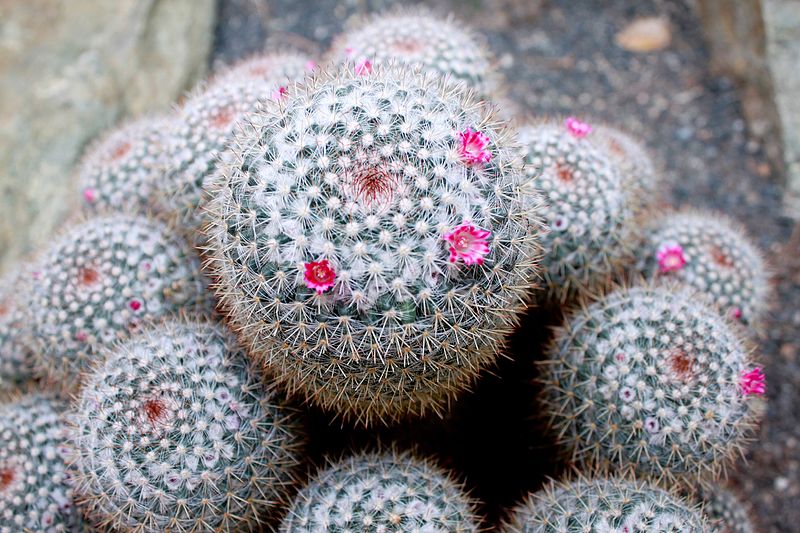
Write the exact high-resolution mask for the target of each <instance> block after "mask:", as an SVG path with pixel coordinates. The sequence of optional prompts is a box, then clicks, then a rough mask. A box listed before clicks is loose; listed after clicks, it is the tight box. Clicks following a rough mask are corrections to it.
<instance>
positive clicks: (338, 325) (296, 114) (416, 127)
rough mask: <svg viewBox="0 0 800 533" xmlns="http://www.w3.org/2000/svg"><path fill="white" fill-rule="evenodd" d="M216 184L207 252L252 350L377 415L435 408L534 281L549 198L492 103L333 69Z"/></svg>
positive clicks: (241, 143)
mask: <svg viewBox="0 0 800 533" xmlns="http://www.w3.org/2000/svg"><path fill="white" fill-rule="evenodd" d="M252 122H253V123H252V124H251V125H250V126H249V127H248V128H246V129H245V130H243V131H242V132H241V134H240V135H239V136H237V139H236V142H235V143H233V145H232V146H234V147H235V149H233V150H232V151H231V153H230V154H229V159H230V164H229V165H225V166H223V167H221V168H220V175H219V176H217V178H216V180H214V182H213V183H212V187H210V196H211V197H212V198H213V200H211V201H210V202H209V219H210V224H209V228H208V239H209V249H208V253H209V256H210V259H209V261H208V265H209V267H210V268H211V270H212V271H213V273H214V275H215V278H216V279H217V280H218V285H217V292H218V294H219V296H220V298H221V303H222V304H223V307H224V308H225V311H226V313H227V314H228V317H229V319H230V321H231V323H232V324H233V325H234V327H235V329H237V330H239V332H240V334H241V336H242V338H243V339H244V341H245V343H246V345H247V346H248V347H249V351H250V353H251V354H252V355H254V356H255V357H258V358H260V359H263V360H265V361H266V363H267V364H268V365H269V366H270V367H271V368H272V369H273V370H274V373H275V375H276V376H277V379H278V380H280V381H281V382H283V383H284V384H285V385H287V388H288V389H289V390H290V391H292V392H298V393H300V394H302V395H304V396H305V398H306V399H307V400H308V401H311V402H313V403H315V404H317V405H321V406H323V407H325V408H330V409H333V410H334V411H335V412H336V413H338V414H339V415H342V416H344V417H346V418H350V419H355V420H356V422H358V423H363V424H371V423H373V422H374V421H375V420H378V421H387V420H390V419H396V418H399V417H402V416H405V415H406V414H412V413H414V414H419V413H421V412H424V411H427V410H430V409H433V410H434V411H437V412H438V411H439V410H441V409H442V407H443V406H445V405H446V404H447V402H448V401H449V400H450V398H451V397H453V396H454V395H455V394H456V393H457V392H459V391H461V390H463V389H465V388H466V387H468V386H469V385H470V383H471V382H472V381H473V380H474V379H475V378H476V376H477V374H478V371H479V370H480V369H481V368H482V367H485V366H487V365H488V364H490V363H492V362H493V361H494V358H495V354H496V353H497V351H498V349H499V348H500V346H501V344H502V342H503V338H504V336H505V334H506V333H507V332H508V331H509V330H510V329H511V328H512V326H513V325H514V324H515V322H516V320H517V312H518V311H519V310H520V309H522V308H523V307H524V300H525V298H526V295H527V294H528V291H529V288H530V287H531V286H532V285H533V283H534V281H533V277H534V275H535V272H536V259H537V257H538V252H539V248H538V243H537V237H538V230H539V221H538V219H537V212H538V208H539V203H538V202H539V198H538V196H537V195H536V194H535V192H533V191H532V190H531V189H532V188H531V187H530V185H529V182H528V181H526V180H525V177H524V176H523V174H522V172H521V171H520V167H519V164H520V162H519V159H518V158H517V157H516V152H517V148H516V147H514V146H513V145H511V144H509V143H510V139H509V134H508V133H507V131H506V130H505V129H504V128H502V127H498V126H495V125H494V124H493V123H492V121H491V117H490V116H489V115H488V114H487V108H486V106H485V104H482V103H479V104H476V103H474V102H473V101H472V100H471V99H470V97H469V96H466V95H464V94H463V93H461V92H459V91H454V90H453V89H452V87H451V86H449V85H447V84H445V83H444V82H443V81H442V80H441V79H440V78H439V77H437V76H434V75H431V74H425V73H417V72H414V71H411V70H408V69H400V68H396V67H391V68H386V69H383V68H376V69H375V70H374V71H373V72H371V73H369V74H367V75H364V74H363V73H362V74H358V73H355V72H354V71H352V70H347V69H336V70H335V71H332V72H328V73H321V74H318V75H317V76H315V77H314V78H313V79H312V80H311V81H310V82H309V83H308V84H307V85H305V86H302V87H298V88H297V89H296V90H292V89H290V90H289V94H288V96H287V100H286V101H285V103H273V104H272V105H269V106H266V107H265V108H264V109H263V110H262V111H260V112H259V113H258V114H256V115H255V116H253V117H252Z"/></svg>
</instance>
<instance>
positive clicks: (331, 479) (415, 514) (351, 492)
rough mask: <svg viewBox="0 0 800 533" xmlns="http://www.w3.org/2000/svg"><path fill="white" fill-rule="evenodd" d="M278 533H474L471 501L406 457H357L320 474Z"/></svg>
mask: <svg viewBox="0 0 800 533" xmlns="http://www.w3.org/2000/svg"><path fill="white" fill-rule="evenodd" d="M280 531H281V533H326V532H329V533H343V532H350V531H353V532H355V531H358V532H359V533H395V532H397V533H401V532H403V533H404V532H412V531H418V532H425V533H468V532H469V533H477V531H478V519H477V518H476V516H475V514H474V510H473V504H472V501H471V500H470V499H469V498H468V496H467V495H466V494H465V493H464V491H463V488H462V487H461V486H460V485H459V484H458V483H456V482H455V481H454V480H453V479H451V478H450V476H449V475H448V474H447V473H445V472H443V471H442V470H440V469H439V468H437V467H435V466H434V465H432V464H431V463H430V462H428V461H426V460H420V459H416V458H413V457H411V456H410V455H407V454H401V455H398V454H396V453H392V454H387V455H377V454H366V455H356V456H354V457H350V458H348V459H345V460H343V461H340V462H338V463H335V464H333V465H331V466H330V467H328V468H326V469H324V470H322V471H321V472H319V473H318V474H317V475H316V476H315V477H314V478H313V479H312V480H311V481H310V483H309V484H308V486H306V487H305V488H303V489H302V490H301V491H300V493H299V494H298V495H297V497H296V498H295V500H294V503H293V504H292V506H291V507H290V509H289V513H288V515H287V516H286V518H285V519H284V521H283V523H282V524H281V527H280Z"/></svg>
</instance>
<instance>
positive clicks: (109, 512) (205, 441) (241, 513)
mask: <svg viewBox="0 0 800 533" xmlns="http://www.w3.org/2000/svg"><path fill="white" fill-rule="evenodd" d="M104 355H105V360H104V362H103V363H101V364H99V365H97V366H96V368H95V369H94V370H93V371H92V372H90V373H89V375H88V376H87V378H86V386H85V387H84V388H83V391H82V393H81V395H80V398H79V401H78V405H77V412H76V416H75V419H76V420H75V424H74V426H75V427H74V430H73V433H74V435H73V436H72V442H73V443H74V447H75V451H74V458H73V462H72V465H71V466H72V468H73V469H74V471H75V472H74V477H75V492H76V499H77V500H79V501H80V502H81V505H82V506H83V507H84V509H85V512H86V513H87V515H88V517H89V518H90V520H91V522H92V523H93V524H95V525H97V526H99V527H102V528H106V527H111V528H112V529H113V530H114V531H119V530H123V531H125V530H135V531H141V532H143V533H146V532H153V533H156V532H161V531H240V530H245V529H250V530H252V529H253V527H254V525H255V524H256V523H259V522H263V521H264V520H265V517H266V516H267V515H268V514H269V513H270V512H272V511H274V508H275V506H276V505H277V504H278V503H279V502H281V501H283V500H284V499H285V498H286V492H287V490H288V487H290V486H291V484H292V482H293V479H294V470H295V468H296V467H297V465H298V464H299V461H300V457H299V452H300V449H301V445H302V439H301V437H300V435H299V432H300V428H299V425H298V423H297V422H296V420H295V418H296V415H294V414H293V413H292V412H291V411H290V410H288V409H287V408H285V407H283V406H282V405H281V404H280V403H279V401H278V399H277V398H276V396H275V393H274V391H271V390H270V388H268V387H267V386H266V385H264V383H263V377H262V376H261V373H260V372H259V371H257V370H256V369H255V366H254V365H253V364H252V363H251V362H249V361H248V360H247V358H246V356H245V354H244V353H243V352H242V351H241V349H240V348H239V347H238V345H237V344H236V341H235V339H233V338H232V335H231V334H230V333H229V332H227V331H225V330H224V329H223V328H222V327H220V326H215V325H213V324H208V323H203V322H175V321H168V322H165V323H163V324H161V325H159V326H158V327H156V328H152V329H148V330H146V331H143V332H142V333H141V334H140V335H139V336H137V337H135V338H133V339H131V340H129V341H128V342H126V343H123V344H121V345H118V346H116V347H115V348H113V349H111V350H107V351H106V353H105V354H104Z"/></svg>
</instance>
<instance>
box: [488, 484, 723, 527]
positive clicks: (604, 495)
mask: <svg viewBox="0 0 800 533" xmlns="http://www.w3.org/2000/svg"><path fill="white" fill-rule="evenodd" d="M502 531H503V532H504V533H566V532H575V533H578V532H589V531H592V532H598V533H600V532H611V531H620V532H625V533H635V532H638V533H645V532H646V533H656V532H657V533H705V532H707V531H711V530H710V529H709V528H708V523H707V522H706V520H705V519H704V517H703V515H702V514H701V513H700V512H699V511H698V510H697V509H696V508H695V507H694V506H692V505H690V504H689V503H687V502H686V501H684V500H681V499H679V498H676V497H674V496H672V495H671V494H670V493H668V492H666V491H664V490H662V489H660V488H658V487H656V486H655V485H651V484H648V483H643V482H640V481H629V480H625V479H621V478H616V477H611V478H609V479H594V480H588V479H579V480H576V481H571V482H566V483H558V482H555V481H551V482H549V483H548V484H547V485H545V487H544V488H543V489H542V490H540V491H539V492H536V493H534V494H531V495H530V496H529V497H528V498H527V499H526V500H525V502H524V503H522V504H521V505H519V506H518V507H517V508H516V509H515V511H514V513H513V516H512V518H511V520H510V522H509V523H508V524H506V525H505V526H504V528H503V529H502Z"/></svg>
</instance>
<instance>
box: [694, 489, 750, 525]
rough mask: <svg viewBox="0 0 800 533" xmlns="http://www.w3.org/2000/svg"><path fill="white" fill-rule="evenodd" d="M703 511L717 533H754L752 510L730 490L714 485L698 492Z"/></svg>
mask: <svg viewBox="0 0 800 533" xmlns="http://www.w3.org/2000/svg"><path fill="white" fill-rule="evenodd" d="M700 496H701V498H702V502H703V511H704V512H705V514H706V516H708V518H709V521H710V522H711V524H713V525H714V526H715V527H716V528H717V531H718V532H719V533H755V531H756V528H755V526H753V522H752V521H751V520H750V515H751V513H752V509H750V507H749V506H748V505H746V504H745V503H743V502H742V501H741V500H740V499H739V498H738V497H736V495H735V494H734V493H733V492H731V491H730V490H728V489H726V488H724V487H722V486H720V485H715V486H714V487H710V488H708V489H703V490H702V491H701V492H700Z"/></svg>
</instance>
